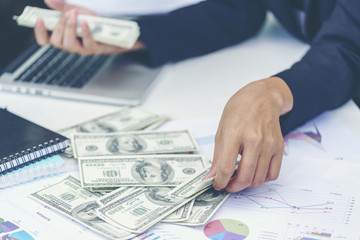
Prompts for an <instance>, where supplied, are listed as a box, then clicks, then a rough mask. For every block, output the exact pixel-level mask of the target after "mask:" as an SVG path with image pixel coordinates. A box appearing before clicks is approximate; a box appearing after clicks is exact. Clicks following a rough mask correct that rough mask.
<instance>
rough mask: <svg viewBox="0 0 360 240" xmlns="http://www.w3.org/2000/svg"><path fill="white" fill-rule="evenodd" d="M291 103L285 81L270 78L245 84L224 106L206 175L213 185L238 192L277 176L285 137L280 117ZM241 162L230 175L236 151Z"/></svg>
mask: <svg viewBox="0 0 360 240" xmlns="http://www.w3.org/2000/svg"><path fill="white" fill-rule="evenodd" d="M292 106H293V97H292V93H291V91H290V89H289V87H288V86H287V84H286V83H285V82H284V81H283V80H282V79H280V78H278V77H272V78H267V79H263V80H260V81H256V82H253V83H250V84H248V85H247V86H245V87H244V88H242V89H240V90H239V91H238V92H237V93H235V94H234V95H233V96H232V97H231V98H230V100H229V101H228V103H227V104H226V106H225V109H224V112H223V114H222V117H221V120H220V123H219V127H218V130H217V133H216V137H215V150H214V159H213V163H212V167H211V170H210V172H209V173H208V175H207V176H206V177H205V178H209V177H214V176H215V180H214V188H215V189H216V190H220V189H223V188H226V190H227V191H228V192H238V191H240V190H243V189H244V188H247V187H256V186H260V185H262V184H263V183H264V182H266V181H271V180H275V179H277V177H278V175H279V172H280V167H281V161H282V155H283V150H284V139H283V136H282V134H281V129H280V123H279V116H280V115H282V114H285V113H286V112H288V111H290V110H291V108H292ZM239 153H240V154H241V155H242V156H241V161H240V163H239V166H238V168H237V173H236V175H235V176H233V174H234V171H235V167H236V160H237V157H238V154H239Z"/></svg>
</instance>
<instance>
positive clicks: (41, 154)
mask: <svg viewBox="0 0 360 240" xmlns="http://www.w3.org/2000/svg"><path fill="white" fill-rule="evenodd" d="M67 147H68V144H67V140H61V139H59V138H56V139H54V140H50V141H48V142H44V143H43V144H39V145H38V146H34V147H32V148H28V149H27V150H24V151H21V152H20V153H15V154H13V155H10V156H8V157H4V158H3V159H2V160H1V161H0V163H1V164H0V175H2V174H4V173H7V172H9V171H13V170H16V169H18V168H20V167H23V166H25V165H26V164H28V163H31V162H34V161H38V160H41V159H44V158H46V157H50V156H52V155H54V154H57V153H59V152H62V151H64V150H65V148H67Z"/></svg>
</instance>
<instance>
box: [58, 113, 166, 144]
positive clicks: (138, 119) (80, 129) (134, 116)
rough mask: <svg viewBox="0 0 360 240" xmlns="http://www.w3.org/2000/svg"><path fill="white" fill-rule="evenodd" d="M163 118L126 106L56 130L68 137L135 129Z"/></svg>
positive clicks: (162, 116) (163, 117) (164, 117)
mask: <svg viewBox="0 0 360 240" xmlns="http://www.w3.org/2000/svg"><path fill="white" fill-rule="evenodd" d="M164 119H167V117H166V116H164V115H159V114H156V113H153V112H150V111H147V110H145V109H143V108H140V107H126V108H124V109H121V110H120V111H117V112H113V113H110V114H106V115H104V116H100V117H97V118H94V119H91V120H88V121H85V122H82V123H79V124H75V125H73V126H70V127H67V128H63V129H60V130H58V131H57V132H58V133H60V134H62V135H64V136H66V137H69V138H70V137H71V136H72V134H74V133H112V132H121V131H135V130H140V129H143V128H145V127H147V126H149V125H152V124H154V123H157V122H158V121H160V120H161V121H164Z"/></svg>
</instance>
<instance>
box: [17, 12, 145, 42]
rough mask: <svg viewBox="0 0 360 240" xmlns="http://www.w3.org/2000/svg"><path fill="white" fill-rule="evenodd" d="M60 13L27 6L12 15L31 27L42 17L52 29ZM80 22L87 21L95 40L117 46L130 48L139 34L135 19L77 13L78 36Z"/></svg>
mask: <svg viewBox="0 0 360 240" xmlns="http://www.w3.org/2000/svg"><path fill="white" fill-rule="evenodd" d="M61 15H62V12H60V11H55V10H49V9H43V8H37V7H31V6H27V7H25V9H24V11H23V13H22V14H21V15H20V16H14V20H15V21H16V22H17V24H18V25H21V26H24V27H31V28H32V27H34V26H35V23H36V20H37V19H38V18H42V19H43V20H44V24H45V28H46V29H47V30H53V29H54V28H55V26H56V24H57V23H58V21H59V20H60V17H61ZM81 22H87V24H88V26H89V28H90V30H91V32H92V36H93V39H94V40H95V41H97V42H101V43H105V44H110V45H113V46H117V47H123V48H132V46H133V45H134V44H135V42H136V40H137V39H138V37H139V35H140V29H139V26H138V24H137V23H136V22H135V21H128V20H120V19H113V18H104V17H98V16H90V15H79V16H78V27H77V29H76V32H77V35H78V36H81V28H80V25H79V24H80V23H81Z"/></svg>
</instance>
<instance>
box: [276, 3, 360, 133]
mask: <svg viewBox="0 0 360 240" xmlns="http://www.w3.org/2000/svg"><path fill="white" fill-rule="evenodd" d="M276 76H279V77H281V78H282V79H283V80H285V82H286V83H287V84H288V86H289V87H290V89H291V91H292V94H293V96H294V106H293V109H292V111H290V112H289V113H288V114H286V115H285V116H282V117H281V118H280V122H281V127H282V131H283V134H286V133H288V132H289V131H291V130H292V129H294V128H295V127H297V126H299V125H300V124H303V123H305V122H306V121H308V120H310V119H311V118H313V117H315V116H317V115H319V114H320V113H322V112H324V111H326V110H330V109H333V108H336V107H339V106H340V105H342V104H344V103H345V102H346V101H348V100H349V99H351V98H352V97H354V96H355V95H356V93H358V92H359V85H360V1H359V0H339V1H338V3H337V5H336V7H335V8H334V11H333V13H332V15H331V16H330V18H329V19H328V20H327V21H326V22H324V25H323V26H322V28H321V30H320V31H319V33H318V35H317V36H316V37H315V39H314V40H313V42H312V44H311V48H310V50H309V51H308V52H307V53H306V55H305V56H304V57H303V58H302V60H301V61H299V62H298V63H296V64H294V65H293V66H292V67H291V68H290V69H289V70H286V71H284V72H281V73H279V74H277V75H276Z"/></svg>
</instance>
